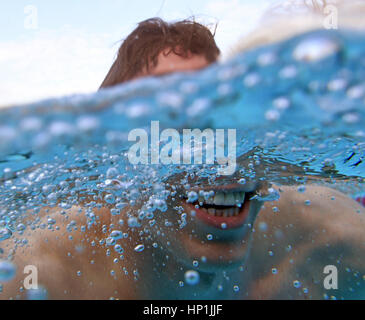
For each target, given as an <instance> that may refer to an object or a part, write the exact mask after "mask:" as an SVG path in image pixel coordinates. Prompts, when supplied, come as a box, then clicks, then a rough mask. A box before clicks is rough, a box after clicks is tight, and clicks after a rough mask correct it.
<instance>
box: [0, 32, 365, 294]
mask: <svg viewBox="0 0 365 320" xmlns="http://www.w3.org/2000/svg"><path fill="white" fill-rule="evenodd" d="M364 43H365V41H364V38H363V35H361V34H357V33H354V32H343V31H341V32H340V31H328V30H327V31H326V30H321V31H314V32H311V33H308V34H304V35H300V36H297V37H295V38H293V39H290V40H287V41H285V42H282V43H278V44H273V45H269V46H264V47H261V48H259V49H255V50H252V51H250V52H246V53H244V54H240V55H238V56H237V57H235V58H234V59H231V60H229V61H227V62H225V63H223V64H219V65H213V66H211V67H209V68H207V69H206V70H203V71H201V72H199V73H197V74H193V75H189V74H184V75H182V74H174V75H170V76H168V77H163V78H159V79H155V78H148V79H142V80H141V81H136V82H132V83H128V84H124V85H122V86H117V87H114V88H111V89H107V90H102V91H100V92H98V93H95V94H92V95H77V96H71V97H65V98H59V99H50V100H45V101H41V102H38V103H34V104H30V105H26V106H16V107H12V108H8V109H3V110H1V112H0V258H2V259H4V260H1V262H0V282H6V281H9V280H10V279H12V278H13V276H14V273H15V266H14V265H13V264H12V263H11V262H10V261H7V260H6V259H7V258H9V257H11V256H12V253H8V257H6V256H5V253H4V252H3V249H2V246H3V244H4V243H5V241H6V240H8V239H10V238H13V239H12V240H13V241H14V243H15V246H16V247H24V246H26V245H27V240H26V239H25V238H24V237H23V235H24V233H25V232H26V231H27V230H36V229H37V228H40V229H45V228H48V229H52V228H57V221H56V220H55V219H52V218H49V219H48V220H47V221H46V222H45V221H43V220H42V219H41V218H40V217H39V216H38V214H39V212H41V210H42V208H50V207H51V208H52V207H58V208H59V211H60V213H61V214H62V215H67V213H68V211H69V210H70V209H71V208H72V207H73V206H75V205H78V204H80V203H81V200H80V197H81V195H87V196H84V197H83V198H84V199H83V200H82V203H83V214H84V215H85V217H86V218H87V226H83V227H81V231H83V230H85V229H86V228H87V227H90V226H92V225H93V224H94V223H95V222H96V216H95V210H96V209H98V208H100V207H101V206H103V205H105V206H107V207H108V208H109V209H110V212H111V215H113V216H117V217H118V216H120V220H119V225H128V227H129V228H130V229H133V230H138V232H140V234H141V241H140V243H139V244H137V245H136V246H135V247H134V251H135V252H136V253H139V254H143V253H144V252H145V248H146V246H147V245H146V244H145V243H144V241H143V240H144V239H145V237H146V235H149V234H151V231H150V230H152V229H153V230H155V231H156V230H157V232H160V233H161V231H160V230H159V226H157V225H156V223H157V221H158V220H157V219H156V218H157V217H158V215H161V214H163V213H164V212H166V211H167V210H168V208H169V205H170V202H171V201H173V199H175V197H177V196H178V194H179V193H184V194H186V195H187V202H191V203H193V202H195V201H196V200H197V199H198V197H199V196H203V197H209V196H211V194H209V192H206V194H205V193H204V194H198V193H197V192H195V191H191V190H189V181H190V180H194V179H195V180H197V181H199V180H201V181H203V180H205V181H208V183H209V184H210V185H214V184H216V183H218V182H217V181H218V180H217V178H219V174H218V173H217V167H216V166H215V165H205V164H203V165H148V166H145V165H132V164H131V163H130V162H129V160H128V149H129V147H130V142H129V141H128V133H129V132H130V131H131V130H133V129H135V128H145V129H146V130H149V125H150V121H151V119H152V120H158V121H159V123H160V128H161V129H163V128H176V129H183V128H201V129H204V128H207V127H209V128H213V129H215V128H235V129H237V171H236V172H237V174H236V175H235V180H236V181H237V182H238V183H241V184H246V183H249V182H250V181H257V180H260V181H265V180H267V181H272V182H278V183H285V182H292V181H294V182H296V183H297V184H299V185H300V186H299V187H298V189H297V191H298V192H299V193H305V190H306V188H305V184H306V182H307V180H308V179H309V176H311V175H313V174H315V175H317V176H320V177H324V178H326V179H327V180H328V182H329V183H334V181H338V180H336V178H337V179H339V180H341V181H346V190H345V191H346V192H347V193H348V194H349V195H350V196H356V194H357V193H359V192H361V191H362V190H364V178H365V170H364V169H365V161H363V159H364V155H365V142H364V137H365V131H364V128H365V105H364V104H365V59H364V56H365V45H364ZM298 168H299V169H300V170H299V169H298ZM298 170H299V171H300V174H299V173H298V172H299V171H298ZM283 172H285V174H282V173H283ZM306 175H308V177H306ZM336 183H337V182H336ZM339 188H343V186H342V185H340V186H339ZM279 197H280V195H279V194H278V192H277V191H275V190H274V189H272V188H268V190H267V192H266V193H265V194H257V195H255V196H254V198H256V199H259V200H262V201H274V200H277V199H278V198H279ZM85 199H86V200H85ZM141 199H143V205H142V206H140V209H139V210H137V212H128V213H127V215H122V214H121V213H122V212H123V211H124V210H125V209H126V208H128V207H129V206H134V205H136V204H138V203H139V201H141ZM102 203H103V204H102ZM305 204H306V205H311V203H310V200H307V201H306V203H305ZM174 210H175V211H176V213H177V214H178V215H179V219H178V221H179V224H178V225H176V226H172V225H171V222H170V221H167V220H165V221H164V222H163V223H164V225H165V226H167V227H171V226H172V227H174V228H176V229H177V230H178V229H181V228H184V227H185V226H186V224H187V221H186V213H184V210H183V209H182V208H174ZM273 212H274V213H276V212H277V209H275V208H273ZM226 227H227V226H226V224H224V223H223V224H222V229H225V228H226ZM76 228H77V226H76V225H75V223H73V222H72V221H70V223H69V224H68V226H67V229H68V230H71V231H72V230H75V229H76ZM259 230H260V231H262V232H265V231H266V230H267V225H265V224H262V225H260V226H259ZM105 232H106V238H105V239H104V240H102V241H101V243H102V244H105V245H106V247H107V248H108V250H109V251H108V252H109V253H110V250H114V251H115V252H117V253H118V254H120V255H121V257H122V256H123V253H124V249H123V246H122V245H120V244H119V241H120V240H123V239H127V238H128V237H129V234H128V233H123V232H121V231H119V229H118V226H114V228H113V229H112V230H108V228H107V227H106V228H105ZM142 235H143V236H142ZM70 237H71V238H70V239H72V236H70ZM206 238H207V240H208V241H210V240H212V239H213V235H211V234H208V235H207V237H206ZM91 245H93V244H91ZM168 245H169V244H168V243H166V244H164V247H168ZM152 247H153V248H155V249H156V250H157V249H158V250H160V247H159V245H158V244H157V243H156V242H154V243H153V246H152ZM271 253H272V252H271ZM271 255H273V253H272V254H271ZM118 261H119V259H117V262H118ZM193 266H194V267H196V268H197V267H198V264H197V265H193ZM125 272H127V271H125ZM272 273H273V274H276V273H277V269H276V268H273V269H272ZM79 276H82V273H81V272H80V274H79ZM135 276H136V277H137V275H135ZM184 280H185V283H187V284H189V285H196V284H197V283H199V272H198V271H196V270H189V271H187V272H186V273H185V279H184ZM293 285H294V287H298V286H299V287H300V282H299V281H298V283H297V282H295V283H293ZM233 290H234V291H235V292H238V291H239V290H240V288H239V287H238V286H237V285H235V286H234V289H233ZM42 292H43V291H39V292H34V295H35V296H38V295H42Z"/></svg>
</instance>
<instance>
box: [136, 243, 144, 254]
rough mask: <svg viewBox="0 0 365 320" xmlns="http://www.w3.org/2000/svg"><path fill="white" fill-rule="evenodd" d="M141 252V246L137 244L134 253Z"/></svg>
mask: <svg viewBox="0 0 365 320" xmlns="http://www.w3.org/2000/svg"><path fill="white" fill-rule="evenodd" d="M143 250H144V245H143V244H139V245H137V246H136V247H135V248H134V251H136V252H142V251H143Z"/></svg>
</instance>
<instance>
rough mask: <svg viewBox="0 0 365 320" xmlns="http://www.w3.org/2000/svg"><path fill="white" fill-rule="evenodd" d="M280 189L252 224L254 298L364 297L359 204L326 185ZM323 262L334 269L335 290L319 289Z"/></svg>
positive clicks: (364, 238)
mask: <svg viewBox="0 0 365 320" xmlns="http://www.w3.org/2000/svg"><path fill="white" fill-rule="evenodd" d="M280 189H281V198H280V200H279V201H275V202H270V203H265V208H264V210H262V211H261V212H260V213H259V218H258V220H257V222H256V224H255V230H256V232H255V234H254V235H255V236H254V242H253V249H252V260H253V261H254V264H255V268H254V278H255V282H254V285H253V292H255V297H258V298H283V299H290V298H294V299H306V298H314V299H323V298H326V297H327V296H328V297H331V296H334V297H336V298H342V297H343V298H364V289H363V288H364V279H363V276H364V274H365V232H364V231H365V210H364V208H363V207H362V206H361V205H360V204H358V203H357V202H356V201H354V200H353V199H350V198H349V197H347V196H346V195H344V194H342V193H340V192H338V191H336V190H333V189H330V188H325V187H318V186H308V187H307V189H306V191H305V192H304V193H299V192H298V191H297V188H296V187H280ZM308 200H309V201H310V203H309V202H308ZM273 207H276V208H277V212H274V211H276V210H275V209H274V210H273ZM265 228H266V229H265ZM327 265H334V266H336V268H337V270H338V289H337V290H333V289H332V290H326V289H325V288H324V279H325V277H326V276H327V274H324V273H323V271H324V267H325V266H327Z"/></svg>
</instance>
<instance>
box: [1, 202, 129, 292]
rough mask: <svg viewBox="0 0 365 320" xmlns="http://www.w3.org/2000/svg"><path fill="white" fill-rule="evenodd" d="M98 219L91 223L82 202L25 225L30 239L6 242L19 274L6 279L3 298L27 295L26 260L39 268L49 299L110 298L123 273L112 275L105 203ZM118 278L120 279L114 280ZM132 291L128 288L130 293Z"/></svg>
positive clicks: (41, 280) (53, 211)
mask: <svg viewBox="0 0 365 320" xmlns="http://www.w3.org/2000/svg"><path fill="white" fill-rule="evenodd" d="M104 210H105V212H101V213H100V215H98V217H99V219H97V221H96V222H95V223H94V224H93V225H92V226H89V227H88V226H87V221H86V218H85V215H84V214H83V212H82V208H81V207H73V208H72V209H71V211H70V212H69V213H68V214H67V215H62V214H61V213H60V211H59V210H51V211H50V212H49V213H47V214H46V215H44V217H43V221H42V222H40V223H39V224H38V227H37V228H36V229H35V230H27V231H26V233H25V234H24V235H22V239H26V241H27V244H26V245H19V244H17V245H15V244H14V240H13V239H12V240H11V242H10V243H9V244H8V245H7V253H8V254H10V256H11V257H12V262H13V263H14V265H15V266H16V276H15V279H13V280H12V281H11V282H8V283H5V284H4V286H3V293H2V294H1V295H0V298H1V299H27V294H28V290H26V289H25V288H24V279H25V278H26V276H27V274H25V273H24V268H25V267H26V266H34V267H36V270H37V278H38V279H37V280H38V284H39V286H40V287H41V288H42V287H43V288H46V290H47V298H49V299H109V298H111V297H113V296H115V295H117V293H118V295H119V296H122V297H123V292H120V291H119V292H118V290H119V288H120V287H121V286H123V281H124V280H125V277H121V279H115V278H116V277H117V275H115V276H112V275H111V274H110V273H111V270H112V262H111V259H112V258H113V255H111V256H110V257H106V254H105V252H106V250H105V246H104V243H105V237H106V236H105V234H103V232H102V229H103V228H102V226H103V225H106V226H107V225H108V224H107V222H108V219H107V218H105V217H108V212H107V209H104ZM116 280H118V281H116ZM131 293H132V292H128V294H126V293H125V294H124V296H125V298H128V297H129V296H130V294H131Z"/></svg>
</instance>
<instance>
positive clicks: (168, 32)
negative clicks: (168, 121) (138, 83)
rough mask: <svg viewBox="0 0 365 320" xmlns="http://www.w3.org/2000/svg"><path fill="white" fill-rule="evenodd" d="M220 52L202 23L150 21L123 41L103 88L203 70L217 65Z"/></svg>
mask: <svg viewBox="0 0 365 320" xmlns="http://www.w3.org/2000/svg"><path fill="white" fill-rule="evenodd" d="M219 53H220V51H219V49H218V47H217V45H216V43H215V41H214V36H213V34H212V33H211V32H210V30H209V29H208V28H207V27H205V26H203V25H201V24H200V23H197V22H194V21H190V20H183V21H179V22H175V23H167V22H165V21H163V20H162V19H160V18H152V19H148V20H145V21H142V22H140V23H139V24H138V27H137V28H136V29H135V30H134V31H133V32H132V33H131V34H130V35H129V36H128V37H127V38H126V39H125V40H124V42H123V44H122V45H121V47H120V48H119V51H118V56H117V59H116V60H115V62H114V63H113V65H112V67H111V68H110V70H109V72H108V74H107V76H106V77H105V79H104V81H103V83H102V84H101V86H100V88H106V87H110V86H114V85H117V84H119V83H122V82H125V81H128V80H131V79H135V78H138V77H142V76H147V75H162V74H165V73H170V72H174V71H175V72H176V71H192V70H197V69H201V68H203V67H206V66H208V65H209V64H211V63H213V62H215V61H216V60H217V58H218V56H219Z"/></svg>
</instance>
